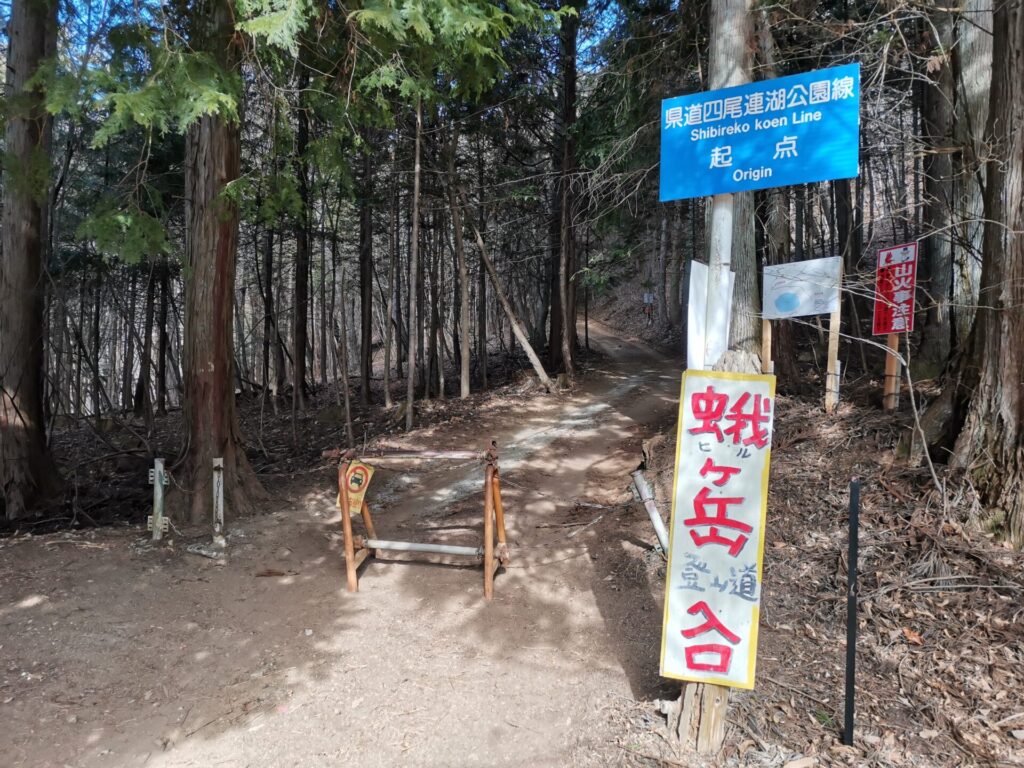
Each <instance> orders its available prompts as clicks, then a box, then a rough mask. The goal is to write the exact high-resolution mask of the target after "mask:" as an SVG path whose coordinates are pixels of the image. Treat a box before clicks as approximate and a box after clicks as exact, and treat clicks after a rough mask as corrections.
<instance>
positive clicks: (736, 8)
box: [708, 0, 761, 373]
mask: <svg viewBox="0 0 1024 768" xmlns="http://www.w3.org/2000/svg"><path fill="white" fill-rule="evenodd" d="M710 9H711V17H710V25H711V41H712V42H711V56H710V63H709V87H710V88H711V89H717V88H727V87H730V86H734V85H740V84H742V83H747V82H750V61H749V55H748V50H749V45H750V43H751V42H752V38H751V19H750V0H713V2H712V3H711V6H710ZM710 208H711V206H709V209H710ZM712 222H713V219H712ZM708 235H709V236H708V242H709V243H712V242H714V241H715V236H714V234H713V233H712V232H711V231H710V227H709V232H708ZM754 245H755V244H754V198H753V194H752V193H750V192H739V193H736V194H734V195H733V219H732V249H731V255H730V257H729V258H730V260H731V261H730V266H731V269H732V271H733V272H735V273H736V281H735V288H734V292H733V301H732V316H731V321H730V330H729V349H728V351H727V352H726V354H725V355H723V357H722V359H721V360H720V361H719V362H718V365H717V366H716V368H720V369H724V370H731V371H745V372H747V373H759V372H760V370H761V301H760V294H759V292H758V285H757V256H756V253H755V247H754Z"/></svg>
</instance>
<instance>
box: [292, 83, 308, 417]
mask: <svg viewBox="0 0 1024 768" xmlns="http://www.w3.org/2000/svg"><path fill="white" fill-rule="evenodd" d="M299 71H300V72H301V74H300V75H299V95H298V104H297V105H296V111H297V113H298V115H297V117H298V130H297V131H296V134H295V173H296V176H297V177H298V182H299V199H300V200H301V204H302V210H301V213H300V214H299V218H298V221H297V222H296V224H295V283H294V285H295V296H294V297H293V302H292V304H293V306H292V411H293V412H295V411H304V410H306V345H307V344H308V343H309V166H308V164H307V162H306V149H307V147H308V146H309V114H308V113H307V112H306V109H305V107H304V106H303V104H302V99H303V92H304V91H305V89H306V87H307V86H308V85H309V70H308V69H307V68H306V67H304V66H300V68H299Z"/></svg>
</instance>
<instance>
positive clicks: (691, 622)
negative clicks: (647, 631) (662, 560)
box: [661, 370, 775, 688]
mask: <svg viewBox="0 0 1024 768" xmlns="http://www.w3.org/2000/svg"><path fill="white" fill-rule="evenodd" d="M774 400H775V377H774V376H759V375H753V374H741V373H719V372H712V371H694V370H691V371H686V373H684V374H683V391H682V395H681V397H680V402H679V425H678V438H677V443H676V468H675V482H674V485H673V497H672V527H671V532H670V534H669V557H668V572H667V576H666V588H665V589H666V592H665V619H664V622H663V624H662V639H661V674H662V676H663V677H671V678H675V679H678V680H693V681H697V682H707V683H715V684H717V685H728V686H733V687H736V688H753V687H754V666H755V661H756V658H757V624H758V615H759V611H760V605H761V570H762V560H763V557H762V556H763V552H764V525H765V512H766V510H767V505H768V467H769V459H770V456H771V438H772V426H773V424H774V419H773V410H774V408H773V407H774Z"/></svg>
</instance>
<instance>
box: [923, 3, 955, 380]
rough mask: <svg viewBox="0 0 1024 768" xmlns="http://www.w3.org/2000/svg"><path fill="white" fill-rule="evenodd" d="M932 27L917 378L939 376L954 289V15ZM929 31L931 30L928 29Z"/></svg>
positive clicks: (937, 17) (936, 18)
mask: <svg viewBox="0 0 1024 768" xmlns="http://www.w3.org/2000/svg"><path fill="white" fill-rule="evenodd" d="M932 23H933V24H934V29H935V30H936V31H937V32H938V38H939V39H937V40H935V39H932V40H930V45H929V48H930V49H932V50H941V51H942V52H943V53H944V54H947V55H946V56H945V57H939V58H940V61H939V63H938V68H937V69H936V70H935V71H934V72H932V73H931V75H930V77H931V80H932V82H931V83H930V84H926V85H925V86H924V89H923V90H924V99H923V100H924V105H923V110H922V126H921V128H922V133H923V138H924V142H925V153H926V154H925V156H924V212H923V215H924V231H925V234H926V235H927V236H926V238H925V241H924V254H923V259H922V264H921V266H922V267H923V269H922V272H923V273H924V274H923V275H922V277H923V278H924V283H925V286H926V289H927V295H928V300H927V302H925V307H924V308H925V309H926V310H927V314H926V316H925V323H924V328H923V329H922V331H923V333H922V339H921V348H920V350H919V352H918V356H917V360H918V362H919V363H921V362H923V363H924V365H923V366H922V367H920V368H919V370H918V375H924V376H928V377H931V376H935V375H937V374H939V373H941V372H942V369H943V368H944V367H945V365H946V361H947V360H948V358H949V354H950V350H951V348H952V335H953V334H952V325H951V316H950V301H951V299H952V288H953V235H954V231H953V228H952V222H953V211H954V207H955V203H954V200H953V155H952V144H953V107H954V99H955V83H954V80H953V66H952V57H951V50H952V44H953V14H952V13H950V12H946V11H939V10H936V11H934V12H933V13H932ZM931 28H932V27H929V29H931Z"/></svg>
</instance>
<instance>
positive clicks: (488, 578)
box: [484, 465, 494, 600]
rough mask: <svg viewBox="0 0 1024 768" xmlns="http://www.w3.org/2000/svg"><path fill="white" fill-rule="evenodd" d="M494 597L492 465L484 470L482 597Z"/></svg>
mask: <svg viewBox="0 0 1024 768" xmlns="http://www.w3.org/2000/svg"><path fill="white" fill-rule="evenodd" d="M493 597H494V467H492V466H491V465H487V468H486V469H485V470H484V598H486V599H487V600H491V599H492V598H493Z"/></svg>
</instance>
